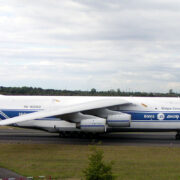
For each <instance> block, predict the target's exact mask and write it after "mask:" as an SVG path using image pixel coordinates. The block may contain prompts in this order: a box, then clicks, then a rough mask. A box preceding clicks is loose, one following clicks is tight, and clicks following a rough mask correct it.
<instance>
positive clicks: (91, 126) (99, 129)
mask: <svg viewBox="0 0 180 180" xmlns="http://www.w3.org/2000/svg"><path fill="white" fill-rule="evenodd" d="M79 128H80V129H81V130H82V131H83V132H93V133H103V132H106V120H105V119H103V118H92V119H84V120H81V122H80V124H79Z"/></svg>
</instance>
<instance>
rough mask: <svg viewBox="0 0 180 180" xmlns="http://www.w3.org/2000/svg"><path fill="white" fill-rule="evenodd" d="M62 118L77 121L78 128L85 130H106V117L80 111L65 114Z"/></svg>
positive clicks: (99, 131) (100, 131)
mask: <svg viewBox="0 0 180 180" xmlns="http://www.w3.org/2000/svg"><path fill="white" fill-rule="evenodd" d="M61 118H62V119H63V120H67V121H70V122H73V123H76V128H77V129H79V130H81V131H83V132H92V133H103V132H106V119H104V118H100V117H96V116H92V115H87V114H82V113H80V112H78V113H73V114H68V115H64V116H62V117H61Z"/></svg>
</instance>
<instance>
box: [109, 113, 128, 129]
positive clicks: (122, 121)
mask: <svg viewBox="0 0 180 180" xmlns="http://www.w3.org/2000/svg"><path fill="white" fill-rule="evenodd" d="M130 122H131V115H129V114H125V113H118V114H114V115H108V117H107V124H108V126H110V127H130Z"/></svg>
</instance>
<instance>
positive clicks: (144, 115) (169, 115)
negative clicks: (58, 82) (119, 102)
mask: <svg viewBox="0 0 180 180" xmlns="http://www.w3.org/2000/svg"><path fill="white" fill-rule="evenodd" d="M40 110H43V109H37V110H36V109H32V110H26V109H2V110H0V112H2V114H1V113H0V118H1V119H2V120H4V119H6V118H5V117H4V116H3V113H4V114H5V115H6V116H8V117H9V118H13V117H17V116H19V115H23V114H29V113H33V112H37V111H40ZM120 112H123V113H127V114H130V115H131V117H132V121H148V120H149V121H153V120H154V121H155V120H158V121H159V120H160V119H158V116H159V114H163V115H164V118H163V119H161V120H166V121H175V120H176V121H178V120H179V121H180V111H169V112H168V111H134V110H133V111H131V110H128V111H124V110H123V111H120ZM50 118H52V117H49V119H50ZM47 119H48V118H47Z"/></svg>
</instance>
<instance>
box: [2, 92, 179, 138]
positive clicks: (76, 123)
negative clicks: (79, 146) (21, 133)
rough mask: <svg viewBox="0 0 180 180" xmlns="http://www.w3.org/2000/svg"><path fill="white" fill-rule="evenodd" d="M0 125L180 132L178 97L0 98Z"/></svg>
mask: <svg viewBox="0 0 180 180" xmlns="http://www.w3.org/2000/svg"><path fill="white" fill-rule="evenodd" d="M0 125H11V126H18V127H26V128H38V129H43V130H47V131H49V132H59V133H60V134H65V133H66V134H67V133H71V134H72V133H80V132H83V133H106V132H119V131H177V132H178V133H177V135H176V138H179V137H180V135H179V132H180V98H159V97H85V96H83V97H80V96H3V95H1V96H0Z"/></svg>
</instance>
